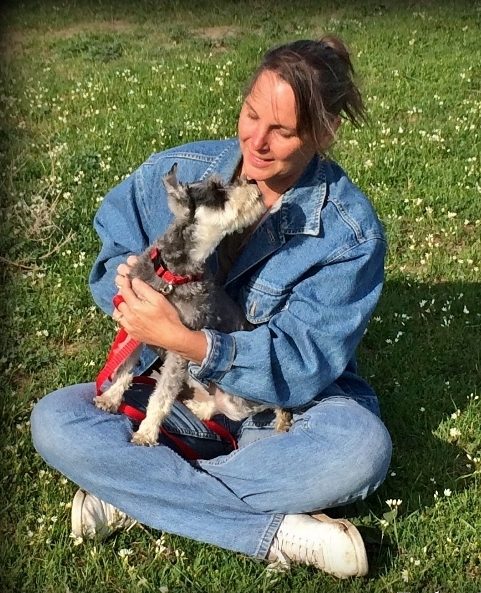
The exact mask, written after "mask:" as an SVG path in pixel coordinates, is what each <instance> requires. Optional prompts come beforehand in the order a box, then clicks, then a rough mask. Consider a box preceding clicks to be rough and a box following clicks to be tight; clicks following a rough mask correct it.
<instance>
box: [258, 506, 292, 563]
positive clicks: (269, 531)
mask: <svg viewBox="0 0 481 593" xmlns="http://www.w3.org/2000/svg"><path fill="white" fill-rule="evenodd" d="M284 516H285V515H282V514H280V513H275V514H274V515H272V516H271V520H270V521H269V523H268V525H267V527H266V529H265V531H264V533H263V535H262V537H261V538H260V541H259V545H258V546H257V548H256V551H255V556H256V557H257V558H261V559H265V558H266V556H267V553H268V552H269V548H270V547H271V544H272V541H273V540H274V536H275V535H276V533H277V530H278V529H279V527H280V525H281V523H282V520H283V519H284Z"/></svg>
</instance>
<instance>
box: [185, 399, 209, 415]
mask: <svg viewBox="0 0 481 593" xmlns="http://www.w3.org/2000/svg"><path fill="white" fill-rule="evenodd" d="M184 405H185V406H186V407H187V408H189V410H190V411H191V412H192V413H193V414H195V415H196V416H197V418H199V419H200V420H210V419H211V418H212V416H213V415H214V414H215V401H214V398H212V401H206V402H200V401H197V400H195V399H188V400H187V401H185V402H184Z"/></svg>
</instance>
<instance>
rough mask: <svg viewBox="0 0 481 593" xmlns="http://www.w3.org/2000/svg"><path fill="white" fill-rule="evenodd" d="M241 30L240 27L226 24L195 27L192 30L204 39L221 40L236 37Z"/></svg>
mask: <svg viewBox="0 0 481 593" xmlns="http://www.w3.org/2000/svg"><path fill="white" fill-rule="evenodd" d="M240 31H241V29H240V27H233V26H232V25H224V26H219V27H203V28H202V29H194V30H193V31H192V32H193V33H194V35H197V37H201V38H202V39H211V40H219V39H225V38H226V37H235V36H236V35H237V34H238V33H240Z"/></svg>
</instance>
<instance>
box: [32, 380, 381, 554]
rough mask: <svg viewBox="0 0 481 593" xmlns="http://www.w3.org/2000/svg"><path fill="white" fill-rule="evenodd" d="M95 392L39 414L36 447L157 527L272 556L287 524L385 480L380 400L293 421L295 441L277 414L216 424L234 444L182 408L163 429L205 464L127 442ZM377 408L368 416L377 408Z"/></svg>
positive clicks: (77, 392)
mask: <svg viewBox="0 0 481 593" xmlns="http://www.w3.org/2000/svg"><path fill="white" fill-rule="evenodd" d="M94 394H95V388H94V385H93V384H91V383H87V384H81V385H74V386H71V387H66V388H64V389H60V390H58V391H55V392H54V393H51V394H50V395H48V396H46V397H44V398H43V399H41V400H40V401H39V402H38V403H37V405H36V406H35V408H34V410H33V412H32V419H31V427H32V435H33V443H34V445H35V448H36V449H37V451H38V452H39V453H40V455H42V457H43V458H44V459H45V461H46V462H47V463H48V464H49V465H51V466H53V467H54V468H56V469H57V470H59V471H60V472H61V473H63V474H64V475H65V476H67V477H68V478H69V479H70V480H72V481H73V482H75V483H76V484H78V485H79V486H81V487H82V488H84V489H85V490H87V491H88V492H91V493H92V494H95V495H96V496H98V497H100V498H101V499H102V500H104V501H106V502H109V503H111V504H113V505H114V506H115V507H117V508H119V509H120V510H122V511H124V512H125V513H127V514H128V515H130V516H131V517H134V518H135V519H137V520H138V521H139V522H141V523H143V524H145V525H149V526H150V527H153V528H155V529H160V530H162V531H166V532H170V533H176V534H178V535H182V536H186V537H190V538H192V539H195V540H198V541H202V542H207V543H211V544H215V545H218V546H220V547H222V548H226V549H230V550H235V551H238V552H242V553H244V554H247V555H249V556H254V557H257V558H265V557H266V555H267V552H268V550H269V547H270V545H271V543H272V540H273V538H274V535H275V533H276V531H277V529H278V527H279V525H280V523H281V521H282V519H283V517H284V515H285V514H290V513H305V512H312V511H316V510H320V509H328V508H330V507H335V506H339V505H343V504H346V503H350V502H353V501H356V500H360V499H364V498H365V497H366V496H367V495H368V494H370V493H371V492H373V491H374V490H375V489H376V488H377V487H378V486H379V485H380V484H381V482H382V481H383V479H384V477H385V475H386V472H387V469H388V465H389V461H390V456H391V440H390V437H389V434H388V432H387V430H386V428H385V426H384V425H383V423H382V422H381V420H380V419H379V418H378V416H377V414H376V412H377V410H378V408H377V400H376V398H374V397H372V396H366V397H365V398H358V401H355V400H354V399H352V398H351V397H343V396H337V395H336V396H334V397H327V398H325V399H320V401H319V402H316V403H315V405H313V406H312V407H310V408H309V409H308V410H306V411H305V412H304V413H300V414H295V415H294V424H293V426H292V428H291V430H290V431H289V432H288V433H276V432H274V428H273V425H274V422H273V414H272V413H270V412H265V413H262V414H257V415H256V416H254V417H251V418H248V419H246V420H244V421H243V422H231V421H229V420H228V419H226V418H224V417H220V420H221V421H223V422H224V423H225V424H226V425H227V426H228V428H229V429H230V430H231V431H233V432H234V434H235V436H236V437H237V439H238V443H239V449H237V450H235V451H232V452H230V453H226V451H227V449H226V445H225V444H224V443H223V442H222V441H221V439H220V438H219V437H218V436H217V435H216V434H212V433H210V432H209V431H208V430H207V429H206V427H205V426H204V425H203V424H202V423H201V422H200V421H199V420H198V419H197V418H196V417H195V416H194V415H193V414H192V413H191V412H190V411H189V410H188V409H187V408H185V407H184V406H183V405H182V404H180V403H177V404H176V407H175V409H174V411H173V412H172V414H171V415H170V417H169V419H168V423H167V424H166V428H168V429H170V430H171V431H172V432H177V434H179V435H182V436H183V438H186V439H187V440H188V442H189V444H190V445H191V446H194V447H195V448H196V449H197V450H198V451H199V453H200V454H201V455H205V456H206V457H211V459H203V460H199V461H194V462H189V461H186V460H185V459H183V458H182V457H180V455H178V454H177V453H176V452H175V451H174V450H172V448H170V447H169V446H165V445H163V444H160V445H159V446H157V447H140V446H137V445H133V444H132V443H131V442H130V439H131V435H132V422H131V421H130V420H129V419H128V418H127V417H126V416H123V415H120V414H109V413H106V412H104V411H102V410H99V409H97V408H96V407H95V406H94V405H93V403H92V400H93V398H94ZM369 408H371V409H369Z"/></svg>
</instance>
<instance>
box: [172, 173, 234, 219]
mask: <svg viewBox="0 0 481 593" xmlns="http://www.w3.org/2000/svg"><path fill="white" fill-rule="evenodd" d="M164 185H165V188H166V190H167V199H168V203H169V208H170V209H171V211H172V212H173V214H174V215H175V216H176V218H177V219H193V218H194V216H195V213H196V210H197V209H198V208H199V207H201V206H204V207H205V208H207V209H211V210H222V209H223V208H224V205H225V203H226V201H227V200H228V199H229V196H228V188H227V187H226V185H225V184H224V183H223V182H222V181H221V180H220V179H218V178H217V177H209V179H207V180H205V181H196V182H194V183H180V182H179V181H178V180H177V163H175V164H174V165H173V167H172V169H171V170H170V171H169V172H168V173H167V175H166V176H165V177H164Z"/></svg>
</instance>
